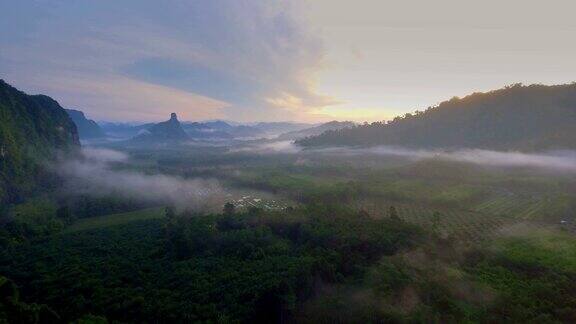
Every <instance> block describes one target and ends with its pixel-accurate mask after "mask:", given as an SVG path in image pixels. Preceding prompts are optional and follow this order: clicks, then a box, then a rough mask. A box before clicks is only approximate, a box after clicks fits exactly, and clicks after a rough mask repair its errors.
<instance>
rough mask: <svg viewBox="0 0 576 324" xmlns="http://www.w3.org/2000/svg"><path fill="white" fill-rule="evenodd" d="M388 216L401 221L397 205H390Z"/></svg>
mask: <svg viewBox="0 0 576 324" xmlns="http://www.w3.org/2000/svg"><path fill="white" fill-rule="evenodd" d="M388 217H390V219H391V220H395V221H400V216H398V211H396V207H394V206H390V209H388Z"/></svg>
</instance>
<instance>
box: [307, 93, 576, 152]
mask: <svg viewBox="0 0 576 324" xmlns="http://www.w3.org/2000/svg"><path fill="white" fill-rule="evenodd" d="M575 124H576V84H567V85H556V86H545V85H530V86H523V85H521V84H515V85H512V86H509V87H506V88H503V89H500V90H494V91H490V92H486V93H474V94H472V95H469V96H466V97H464V98H457V97H454V98H452V99H451V100H448V101H445V102H442V103H440V104H439V105H438V106H435V107H430V108H428V109H426V110H425V111H417V112H415V113H413V114H406V115H404V116H402V117H396V118H394V119H393V120H391V121H388V122H375V123H372V124H364V125H359V126H357V127H354V128H346V129H340V130H334V131H327V132H325V133H323V134H321V135H319V136H316V137H309V138H306V139H302V140H300V141H298V142H297V143H298V144H300V145H303V146H335V145H336V146H350V145H351V146H355V145H402V146H413V147H441V148H462V147H464V148H483V149H498V150H510V149H518V150H526V151H529V150H541V149H564V148H575V147H576V128H575V127H574V125H575Z"/></svg>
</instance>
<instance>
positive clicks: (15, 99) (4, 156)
mask: <svg viewBox="0 0 576 324" xmlns="http://www.w3.org/2000/svg"><path fill="white" fill-rule="evenodd" d="M78 146H79V141H78V133H77V131H76V126H75V125H74V123H72V121H71V120H70V118H69V117H68V115H67V114H66V111H64V109H63V108H62V107H60V105H59V104H58V103H57V102H56V101H54V100H53V99H51V98H50V97H47V96H42V95H36V96H30V95H27V94H25V93H23V92H20V91H18V90H16V89H15V88H13V87H11V86H10V85H8V84H7V83H5V82H4V81H3V80H0V204H4V203H10V202H15V201H18V200H21V199H22V198H24V197H26V196H28V195H30V194H31V193H33V192H34V191H35V190H36V189H38V186H44V187H45V186H48V185H50V184H51V182H53V181H54V179H53V176H51V175H49V174H48V173H47V172H46V170H45V169H44V168H43V167H42V166H41V165H40V163H41V162H43V163H45V162H46V161H47V160H49V159H51V158H53V157H54V156H55V154H56V151H60V152H66V151H69V150H72V149H73V148H76V147H78Z"/></svg>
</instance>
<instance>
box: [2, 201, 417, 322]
mask: <svg viewBox="0 0 576 324" xmlns="http://www.w3.org/2000/svg"><path fill="white" fill-rule="evenodd" d="M416 233H417V230H416V229H414V228H413V227H411V226H409V225H406V224H404V223H402V222H396V221H390V220H385V219H382V220H374V219H371V218H368V217H366V216H364V215H362V214H355V213H354V212H352V211H349V210H346V209H338V208H337V209H335V208H326V207H320V206H318V207H310V208H306V209H296V210H290V211H285V212H263V211H261V210H257V209H253V210H251V211H249V212H246V213H232V214H223V215H204V216H202V215H189V214H184V215H180V216H176V215H175V214H173V213H171V212H170V213H167V218H166V219H165V220H163V219H157V218H150V219H145V220H142V219H141V220H134V221H132V222H130V223H121V224H119V223H117V224H115V225H113V226H105V227H96V228H92V229H86V228H84V230H82V231H79V230H75V231H70V232H66V233H64V234H60V235H56V236H54V237H53V238H52V239H50V240H47V241H44V242H41V243H40V242H38V244H32V245H22V246H18V247H13V248H10V249H9V250H8V249H7V250H4V251H2V254H1V257H0V271H1V273H4V274H6V275H7V276H8V277H10V278H13V279H14V280H16V281H18V282H19V283H20V284H21V285H22V286H23V290H24V291H26V292H27V294H29V296H30V298H31V299H32V300H42V301H45V302H46V304H48V305H49V306H50V307H53V309H54V310H56V311H57V312H58V314H59V315H60V316H61V317H62V318H63V319H65V320H67V321H69V320H74V319H76V318H80V317H82V316H83V315H84V314H88V313H92V314H100V315H105V316H106V317H107V318H109V319H113V320H119V321H130V322H142V321H164V322H166V321H170V322H174V321H177V322H189V321H237V320H240V321H247V320H263V321H278V320H279V319H280V318H289V317H290V316H291V314H293V312H294V311H295V309H296V308H297V307H298V305H299V304H300V303H301V301H302V300H303V299H305V298H306V296H310V295H311V294H313V293H314V289H315V288H314V287H315V286H316V285H317V284H320V283H322V282H325V283H338V282H341V281H343V280H345V278H346V277H348V276H354V275H356V274H362V273H363V272H364V267H365V266H367V265H370V264H371V263H373V262H376V261H377V260H378V259H379V258H380V257H381V256H383V255H391V254H394V253H396V252H397V251H399V249H401V248H408V247H410V246H411V245H413V244H414V243H415V242H416V241H415V239H416V235H415V234H416Z"/></svg>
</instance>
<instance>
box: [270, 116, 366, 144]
mask: <svg viewBox="0 0 576 324" xmlns="http://www.w3.org/2000/svg"><path fill="white" fill-rule="evenodd" d="M354 126H356V124H355V123H353V122H350V121H343V122H339V121H336V120H333V121H331V122H327V123H324V124H322V125H319V126H314V127H310V128H305V129H302V130H297V131H292V132H288V133H284V134H281V135H279V136H278V139H280V140H298V139H302V138H305V137H309V136H317V135H320V134H322V133H324V132H326V131H331V130H339V129H343V128H350V127H354Z"/></svg>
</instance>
